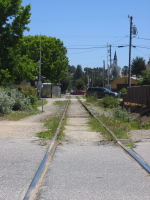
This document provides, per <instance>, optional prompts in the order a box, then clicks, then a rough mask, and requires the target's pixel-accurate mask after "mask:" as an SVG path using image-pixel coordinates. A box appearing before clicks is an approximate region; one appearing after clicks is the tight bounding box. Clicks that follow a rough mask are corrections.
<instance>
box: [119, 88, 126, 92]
mask: <svg viewBox="0 0 150 200" xmlns="http://www.w3.org/2000/svg"><path fill="white" fill-rule="evenodd" d="M119 92H121V93H127V89H126V88H122V89H121V90H120V91H119Z"/></svg>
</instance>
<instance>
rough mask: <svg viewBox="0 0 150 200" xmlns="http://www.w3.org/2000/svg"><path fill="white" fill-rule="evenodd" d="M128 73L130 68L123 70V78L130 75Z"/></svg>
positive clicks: (125, 67) (126, 67)
mask: <svg viewBox="0 0 150 200" xmlns="http://www.w3.org/2000/svg"><path fill="white" fill-rule="evenodd" d="M128 71H129V67H128V66H124V67H123V68H122V74H123V76H127V75H128Z"/></svg>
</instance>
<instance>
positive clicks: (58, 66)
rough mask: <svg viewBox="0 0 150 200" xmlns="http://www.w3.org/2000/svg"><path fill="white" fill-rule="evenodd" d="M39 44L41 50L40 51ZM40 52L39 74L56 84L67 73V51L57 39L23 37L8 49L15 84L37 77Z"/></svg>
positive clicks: (36, 36)
mask: <svg viewBox="0 0 150 200" xmlns="http://www.w3.org/2000/svg"><path fill="white" fill-rule="evenodd" d="M40 44H41V49H40ZM40 50H41V58H42V62H41V74H42V76H44V77H45V78H46V79H47V80H49V81H50V82H52V83H58V82H59V81H60V80H61V79H62V78H63V76H64V74H65V73H66V71H68V58H67V56H66V53H67V50H66V48H65V47H64V45H63V42H61V41H60V40H59V39H56V38H52V37H47V36H38V35H35V36H24V37H23V38H22V39H20V42H19V43H18V44H17V45H16V48H15V49H13V48H11V49H10V55H11V58H12V62H11V65H12V68H13V72H12V75H13V78H14V80H15V82H20V81H22V80H24V79H27V80H33V79H35V76H38V75H39V59H40Z"/></svg>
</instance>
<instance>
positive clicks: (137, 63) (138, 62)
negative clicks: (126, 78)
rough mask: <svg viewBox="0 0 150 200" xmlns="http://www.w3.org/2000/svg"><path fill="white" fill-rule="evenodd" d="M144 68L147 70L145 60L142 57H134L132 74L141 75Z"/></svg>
mask: <svg viewBox="0 0 150 200" xmlns="http://www.w3.org/2000/svg"><path fill="white" fill-rule="evenodd" d="M143 70H146V64H145V60H144V59H143V58H142V57H136V58H135V59H133V61H132V65H131V74H132V75H141V74H142V71H143Z"/></svg>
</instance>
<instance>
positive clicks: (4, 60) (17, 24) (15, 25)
mask: <svg viewBox="0 0 150 200" xmlns="http://www.w3.org/2000/svg"><path fill="white" fill-rule="evenodd" d="M21 3H22V0H0V47H1V48H0V68H1V69H2V70H3V73H5V71H6V74H8V73H9V78H11V73H12V70H13V69H12V68H11V67H10V63H11V62H12V59H11V58H10V55H9V48H15V47H16V44H17V43H18V41H19V40H20V38H22V36H23V32H24V31H25V30H29V28H28V27H27V25H28V24H29V22H30V16H31V13H30V10H31V7H30V5H27V6H25V7H24V6H22V5H21ZM1 72H2V71H0V73H1ZM4 78H6V77H4ZM0 81H3V80H2V79H0Z"/></svg>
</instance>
